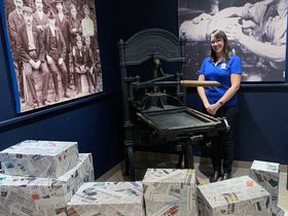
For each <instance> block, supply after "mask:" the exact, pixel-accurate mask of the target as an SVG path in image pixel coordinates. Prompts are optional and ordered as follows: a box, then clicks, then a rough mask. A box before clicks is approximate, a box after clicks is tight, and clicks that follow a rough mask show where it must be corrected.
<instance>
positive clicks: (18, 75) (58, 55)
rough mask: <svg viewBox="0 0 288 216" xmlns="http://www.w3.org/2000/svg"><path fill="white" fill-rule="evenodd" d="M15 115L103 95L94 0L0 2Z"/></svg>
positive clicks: (17, 0) (13, 0)
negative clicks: (89, 96) (14, 102)
mask: <svg viewBox="0 0 288 216" xmlns="http://www.w3.org/2000/svg"><path fill="white" fill-rule="evenodd" d="M3 4H4V10H5V11H4V12H3V11H2V12H3V13H4V14H5V15H3V14H1V15H2V16H1V17H2V19H3V18H4V19H5V20H4V21H3V20H2V24H3V25H4V26H3V29H4V33H5V35H6V39H7V40H6V42H7V46H8V49H7V51H8V54H9V53H10V54H11V57H9V59H10V64H11V65H13V66H12V67H10V68H11V73H12V74H11V75H12V76H11V77H12V82H13V87H14V93H15V98H16V110H17V112H25V111H30V110H34V109H38V108H43V107H46V106H49V105H54V104H57V103H61V102H65V101H69V100H72V99H77V98H81V97H84V96H88V95H91V94H95V93H99V92H102V91H103V84H102V69H101V61H100V51H99V45H98V36H97V16H96V9H95V1H93V0H82V1H79V0H63V1H62V0H4V1H3Z"/></svg>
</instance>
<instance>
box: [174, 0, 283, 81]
mask: <svg viewBox="0 0 288 216" xmlns="http://www.w3.org/2000/svg"><path fill="white" fill-rule="evenodd" d="M287 8H288V4H287V0H207V1H202V0H178V22H179V35H181V34H185V35H186V37H187V45H186V55H187V61H188V72H187V74H188V77H189V78H192V79H197V77H198V71H199V69H200V66H201V63H202V60H203V58H204V57H205V56H209V55H210V43H209V36H210V33H211V32H212V31H213V30H215V29H221V30H223V31H225V32H226V34H227V36H228V39H229V43H230V46H231V48H232V54H237V55H238V56H239V57H240V58H241V60H242V64H243V77H242V81H243V82H284V81H285V68H286V43H287V39H286V33H287V11H288V9H287Z"/></svg>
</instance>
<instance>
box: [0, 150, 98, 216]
mask: <svg viewBox="0 0 288 216" xmlns="http://www.w3.org/2000/svg"><path fill="white" fill-rule="evenodd" d="M87 181H94V169H93V161H92V155H91V154H90V153H89V154H79V163H78V164H77V165H76V166H75V167H74V168H73V169H71V170H69V171H68V172H66V173H65V174H64V175H63V176H61V177H59V178H58V179H53V178H38V177H21V176H10V175H4V174H0V215H1V216H2V215H5V216H12V215H13V216H66V215H67V214H66V213H67V209H66V207H67V206H66V205H67V202H68V201H69V200H70V198H71V197H72V195H73V194H74V193H76V191H77V189H78V188H79V187H80V186H81V185H82V184H83V183H84V182H87Z"/></svg>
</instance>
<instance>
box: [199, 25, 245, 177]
mask: <svg viewBox="0 0 288 216" xmlns="http://www.w3.org/2000/svg"><path fill="white" fill-rule="evenodd" d="M210 42H211V56H210V57H206V58H205V59H204V60H203V62H202V66H201V69H200V75H199V78H198V80H200V81H203V80H211V81H218V82H219V83H220V86H213V87H206V88H204V87H198V88H197V91H198V94H199V96H200V98H201V100H202V102H203V105H204V107H205V112H207V113H208V114H209V115H212V116H215V117H226V119H227V121H228V123H229V125H230V127H231V129H230V130H229V131H228V132H223V133H221V134H219V136H218V137H216V138H215V139H214V140H213V141H212V158H211V159H212V164H213V169H214V173H213V175H212V176H211V178H210V182H215V181H217V180H218V179H219V178H221V177H222V180H226V179H229V178H231V171H232V163H233V159H234V142H233V132H234V129H235V123H236V122H235V120H236V115H237V109H238V108H237V103H238V99H237V96H236V92H237V91H238V89H239V87H240V82H241V74H242V65H241V60H240V58H239V57H238V56H236V55H231V50H230V46H229V44H228V40H227V36H226V34H225V32H223V31H222V30H214V31H213V32H212V33H211V35H210ZM222 157H223V164H222ZM222 168H223V175H222V170H221V169H222Z"/></svg>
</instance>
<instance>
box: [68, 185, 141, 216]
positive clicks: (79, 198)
mask: <svg viewBox="0 0 288 216" xmlns="http://www.w3.org/2000/svg"><path fill="white" fill-rule="evenodd" d="M143 203H144V200H143V185H142V183H141V182H137V181H136V182H88V183H84V184H83V185H82V186H81V187H80V188H79V189H78V191H77V192H76V194H75V195H74V196H73V197H72V198H71V200H70V202H68V204H67V209H68V215H73V216H95V215H103V216H120V215H125V216H135V215H137V216H144V215H145V210H144V206H143Z"/></svg>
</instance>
